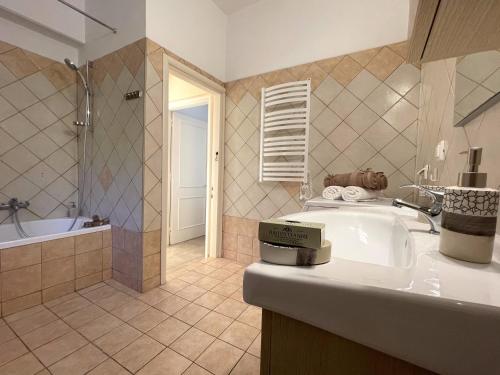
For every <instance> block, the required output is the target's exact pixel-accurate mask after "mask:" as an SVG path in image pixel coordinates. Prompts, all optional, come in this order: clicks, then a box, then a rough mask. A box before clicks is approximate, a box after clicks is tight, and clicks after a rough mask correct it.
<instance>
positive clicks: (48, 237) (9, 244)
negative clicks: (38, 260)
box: [0, 217, 111, 250]
mask: <svg viewBox="0 0 500 375" xmlns="http://www.w3.org/2000/svg"><path fill="white" fill-rule="evenodd" d="M81 218H82V217H81ZM83 218H84V219H88V218H86V217H83ZM58 219H65V218H55V219H47V220H58ZM88 220H90V219H88ZM37 221H46V220H37ZM21 224H22V223H21ZM106 230H111V224H106V225H101V226H98V227H91V228H81V229H78V230H72V231H66V232H61V233H52V234H44V235H42V236H35V237H29V238H22V239H18V240H12V241H6V242H0V250H3V249H10V248H13V247H19V246H25V245H31V244H34V243H39V242H47V241H53V240H57V239H60V238H67V237H74V236H78V235H81V234H88V233H95V232H104V231H106Z"/></svg>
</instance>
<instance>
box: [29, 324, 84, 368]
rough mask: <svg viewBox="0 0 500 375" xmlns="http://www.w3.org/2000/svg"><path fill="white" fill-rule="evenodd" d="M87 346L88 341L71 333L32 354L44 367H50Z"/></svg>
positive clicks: (77, 334) (73, 332)
mask: <svg viewBox="0 0 500 375" xmlns="http://www.w3.org/2000/svg"><path fill="white" fill-rule="evenodd" d="M87 344H88V341H87V340H85V338H84V337H83V336H81V335H80V334H79V333H77V332H75V331H72V332H69V333H67V334H65V335H64V336H61V337H59V338H57V339H55V340H53V341H51V342H49V343H48V344H45V345H43V346H41V347H39V348H38V349H36V350H34V351H33V353H34V354H35V355H36V356H37V357H38V359H39V360H40V361H41V362H42V363H43V364H44V365H45V366H50V365H52V364H54V363H55V362H57V361H59V360H60V359H61V358H64V357H66V356H67V355H68V354H71V353H73V352H74V351H76V350H78V349H80V348H81V347H83V346H85V345H87Z"/></svg>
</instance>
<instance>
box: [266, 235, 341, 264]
mask: <svg viewBox="0 0 500 375" xmlns="http://www.w3.org/2000/svg"><path fill="white" fill-rule="evenodd" d="M331 253H332V244H331V243H330V241H328V240H325V243H324V245H323V246H322V247H321V249H309V248H306V247H299V246H282V245H274V244H270V243H267V242H260V256H261V258H262V260H263V261H264V262H267V263H273V264H281V265H288V266H315V265H318V264H323V263H328V262H329V261H330V257H331Z"/></svg>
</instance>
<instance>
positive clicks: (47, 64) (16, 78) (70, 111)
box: [0, 42, 78, 223]
mask: <svg viewBox="0 0 500 375" xmlns="http://www.w3.org/2000/svg"><path fill="white" fill-rule="evenodd" d="M75 78H76V77H75V73H74V72H72V71H71V70H70V69H68V68H67V67H66V66H65V65H64V64H62V63H61V62H56V61H53V60H50V59H47V58H45V57H42V56H39V55H37V54H34V53H32V52H29V51H26V50H23V49H20V48H17V47H15V46H13V45H10V44H7V43H4V42H0V176H1V178H0V202H6V201H8V199H9V198H12V197H17V198H19V199H20V200H23V201H24V200H29V201H30V203H31V204H30V207H29V209H28V210H21V211H20V212H19V216H20V217H21V219H22V220H35V219H43V218H54V217H64V216H66V215H67V208H66V207H65V204H67V203H69V202H76V203H77V200H78V196H77V185H78V161H77V140H76V129H75V127H74V125H73V121H74V120H75V119H76V111H75V109H76V86H75ZM7 215H8V212H7V211H0V223H2V222H3V221H5V220H6V218H7Z"/></svg>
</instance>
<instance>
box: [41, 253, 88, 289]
mask: <svg viewBox="0 0 500 375" xmlns="http://www.w3.org/2000/svg"><path fill="white" fill-rule="evenodd" d="M82 276H83V275H82ZM74 279H75V257H74V256H69V257H66V258H60V259H55V260H51V261H48V262H44V263H43V264H42V289H46V288H50V287H52V286H55V285H57V284H62V283H65V282H68V281H73V280H74Z"/></svg>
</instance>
